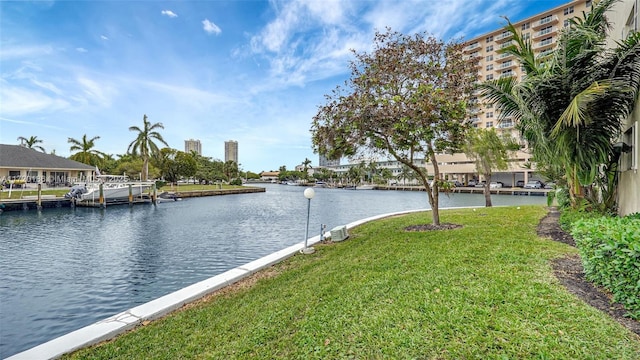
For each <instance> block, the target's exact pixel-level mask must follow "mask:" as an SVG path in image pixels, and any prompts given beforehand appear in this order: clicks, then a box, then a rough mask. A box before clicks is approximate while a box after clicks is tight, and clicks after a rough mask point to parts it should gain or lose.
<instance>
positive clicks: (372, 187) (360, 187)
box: [356, 184, 376, 190]
mask: <svg viewBox="0 0 640 360" xmlns="http://www.w3.org/2000/svg"><path fill="white" fill-rule="evenodd" d="M375 187H376V186H375V185H369V184H364V185H358V186H356V190H373V189H375Z"/></svg>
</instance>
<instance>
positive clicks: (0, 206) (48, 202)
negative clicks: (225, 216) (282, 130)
mask: <svg viewBox="0 0 640 360" xmlns="http://www.w3.org/2000/svg"><path fill="white" fill-rule="evenodd" d="M257 192H265V188H258V187H251V188H240V189H228V190H197V191H184V192H175V193H172V195H173V197H175V198H190V197H203V196H219V195H232V194H248V193H257ZM157 200H158V201H159V202H165V201H173V200H174V199H173V198H171V199H163V198H161V197H158V198H157ZM153 203H154V202H153V199H152V197H151V196H150V195H148V194H143V195H142V196H136V197H133V198H132V199H131V201H129V199H128V198H117V199H109V198H107V199H106V200H105V203H104V204H101V203H100V201H99V199H98V198H95V199H88V200H76V199H69V198H65V197H56V196H55V195H41V196H40V198H39V199H38V196H37V195H30V196H23V197H22V198H21V199H2V200H0V213H1V212H3V211H20V210H42V209H55V208H63V207H74V206H77V207H94V208H100V207H108V206H113V205H138V204H153Z"/></svg>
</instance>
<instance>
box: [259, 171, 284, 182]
mask: <svg viewBox="0 0 640 360" xmlns="http://www.w3.org/2000/svg"><path fill="white" fill-rule="evenodd" d="M279 175H280V171H263V172H261V173H260V180H262V181H277V180H278V176H279Z"/></svg>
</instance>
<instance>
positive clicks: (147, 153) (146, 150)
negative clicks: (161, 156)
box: [127, 115, 169, 181]
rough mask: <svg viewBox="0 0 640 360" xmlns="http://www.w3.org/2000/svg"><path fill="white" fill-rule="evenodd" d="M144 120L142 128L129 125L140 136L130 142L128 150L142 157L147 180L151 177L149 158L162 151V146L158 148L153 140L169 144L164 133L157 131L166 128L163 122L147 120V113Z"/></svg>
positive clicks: (143, 172)
mask: <svg viewBox="0 0 640 360" xmlns="http://www.w3.org/2000/svg"><path fill="white" fill-rule="evenodd" d="M142 121H143V127H142V129H141V128H139V127H137V126H131V127H129V131H137V132H138V136H137V137H136V139H135V140H133V141H132V142H131V144H129V148H128V149H127V152H129V153H131V154H132V155H136V156H140V157H141V158H142V162H143V166H142V180H143V181H145V180H147V178H148V177H149V158H150V157H151V156H154V155H156V154H157V153H158V152H159V151H160V148H158V145H156V143H155V142H153V140H154V139H155V140H158V141H159V142H161V143H162V144H164V145H165V146H167V147H168V146H169V145H168V144H167V142H166V141H164V139H163V138H162V135H160V133H159V132H157V131H156V129H164V126H163V125H162V123H155V124H151V123H150V122H149V120H147V115H144V117H143V118H142Z"/></svg>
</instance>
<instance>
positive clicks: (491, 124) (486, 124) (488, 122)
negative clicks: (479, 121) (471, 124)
mask: <svg viewBox="0 0 640 360" xmlns="http://www.w3.org/2000/svg"><path fill="white" fill-rule="evenodd" d="M484 126H485V127H487V128H492V127H493V121H487V122H486V123H485V124H484Z"/></svg>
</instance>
